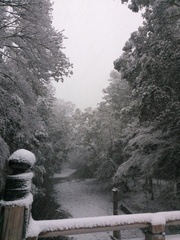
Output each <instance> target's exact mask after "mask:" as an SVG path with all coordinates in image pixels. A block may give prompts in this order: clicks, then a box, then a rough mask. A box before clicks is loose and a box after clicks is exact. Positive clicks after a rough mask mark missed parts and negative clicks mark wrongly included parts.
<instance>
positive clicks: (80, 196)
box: [54, 170, 143, 240]
mask: <svg viewBox="0 0 180 240" xmlns="http://www.w3.org/2000/svg"><path fill="white" fill-rule="evenodd" d="M65 172H66V173H67V170H66V171H65ZM62 174H63V172H62ZM66 176H67V174H66ZM63 177H64V175H63ZM54 198H55V201H56V202H57V203H59V204H60V205H61V208H62V209H63V210H66V211H68V212H69V213H70V214H71V215H72V217H73V218H79V217H93V216H106V215H112V213H113V204H112V193H111V192H110V191H109V192H107V191H103V189H102V185H101V183H99V182H97V181H96V180H95V179H86V180H71V181H64V180H62V181H61V182H59V183H58V184H56V185H55V186H54ZM121 235H122V239H126V238H130V237H132V238H138V237H142V236H143V235H142V233H141V231H140V230H124V231H121ZM110 236H112V232H107V233H94V234H86V235H76V236H73V238H72V239H76V240H102V239H103V240H110V239H111V238H110Z"/></svg>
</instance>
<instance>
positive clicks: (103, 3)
mask: <svg viewBox="0 0 180 240" xmlns="http://www.w3.org/2000/svg"><path fill="white" fill-rule="evenodd" d="M53 8H54V10H53V18H54V21H53V24H54V26H55V27H56V29H58V30H63V29H64V30H65V31H64V35H65V36H66V37H67V38H68V39H67V40H64V47H65V48H66V49H65V50H64V52H65V53H66V55H67V57H69V58H70V61H71V63H73V65H74V69H73V72H74V74H73V75H72V77H71V78H66V79H65V81H64V83H61V82H59V83H57V84H55V87H56V97H58V98H61V99H64V100H66V101H71V102H73V103H74V104H76V106H77V107H79V108H81V109H84V108H86V107H93V108H94V107H96V106H97V103H99V102H101V99H102V96H103V94H102V89H104V88H106V87H107V86H108V79H109V74H110V72H111V71H112V70H113V61H114V60H115V59H117V58H118V57H119V56H120V55H121V53H122V48H123V46H124V44H125V42H126V41H127V40H128V38H129V37H130V34H131V33H132V32H133V31H135V30H137V29H138V27H139V26H140V25H141V24H142V18H141V16H140V14H137V13H132V12H131V10H129V9H128V7H127V5H122V4H121V0H54V5H53Z"/></svg>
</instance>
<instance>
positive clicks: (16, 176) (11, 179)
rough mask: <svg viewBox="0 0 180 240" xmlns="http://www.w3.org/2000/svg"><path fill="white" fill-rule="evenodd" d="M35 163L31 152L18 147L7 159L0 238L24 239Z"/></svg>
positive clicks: (5, 239)
mask: <svg viewBox="0 0 180 240" xmlns="http://www.w3.org/2000/svg"><path fill="white" fill-rule="evenodd" d="M34 163H35V156H34V154H33V153H31V152H29V151H27V150H25V149H20V150H17V151H16V152H14V153H13V154H12V155H11V156H10V157H9V159H8V165H9V167H10V169H11V174H10V175H8V176H7V179H6V183H5V189H4V196H3V200H2V201H1V202H0V206H1V207H0V209H1V211H0V221H1V224H0V240H24V239H25V237H26V236H25V235H26V229H27V226H28V223H29V216H30V206H31V204H32V200H33V198H32V194H31V193H30V191H31V184H32V178H33V173H32V172H31V171H30V169H31V167H32V166H33V164H34Z"/></svg>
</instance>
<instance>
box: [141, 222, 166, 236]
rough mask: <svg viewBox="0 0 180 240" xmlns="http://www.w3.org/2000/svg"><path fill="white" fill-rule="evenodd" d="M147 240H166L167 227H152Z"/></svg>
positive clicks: (147, 234)
mask: <svg viewBox="0 0 180 240" xmlns="http://www.w3.org/2000/svg"><path fill="white" fill-rule="evenodd" d="M145 236H146V237H145V240H165V225H151V226H150V228H149V229H148V231H147V232H146V235H145Z"/></svg>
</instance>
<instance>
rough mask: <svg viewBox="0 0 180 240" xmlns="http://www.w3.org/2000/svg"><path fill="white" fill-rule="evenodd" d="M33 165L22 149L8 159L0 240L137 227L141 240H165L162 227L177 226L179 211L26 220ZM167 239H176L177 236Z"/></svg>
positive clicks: (32, 239)
mask: <svg viewBox="0 0 180 240" xmlns="http://www.w3.org/2000/svg"><path fill="white" fill-rule="evenodd" d="M34 162H35V156H34V155H33V154H32V153H31V152H29V151H27V150H24V149H21V150H18V151H16V152H15V153H14V154H12V155H11V156H10V158H9V160H8V163H9V166H10V168H11V169H12V173H11V175H8V176H7V181H6V185H5V191H4V198H3V200H2V201H1V202H0V205H1V212H0V221H1V224H0V240H24V239H27V240H36V239H38V238H46V237H57V236H65V235H74V234H85V233H95V232H106V231H118V230H123V229H138V228H140V229H145V230H146V231H145V238H144V239H145V240H165V239H169V237H166V235H165V227H166V226H168V225H178V224H180V211H173V212H159V213H143V214H132V215H116V216H103V217H91V218H74V219H61V220H44V221H34V220H33V219H32V218H31V217H30V209H31V204H32V195H31V193H30V189H31V182H32V177H33V174H32V172H30V169H31V167H32V166H33V164H34ZM170 239H173V240H177V239H180V236H179V235H175V237H173V238H172V237H171V238H170Z"/></svg>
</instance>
